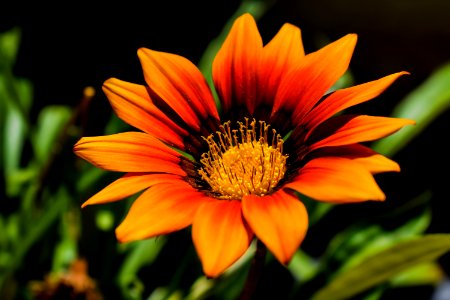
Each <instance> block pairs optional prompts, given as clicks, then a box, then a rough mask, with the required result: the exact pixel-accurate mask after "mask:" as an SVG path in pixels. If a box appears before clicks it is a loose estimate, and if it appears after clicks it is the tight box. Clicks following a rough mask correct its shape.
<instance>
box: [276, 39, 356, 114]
mask: <svg viewBox="0 0 450 300" xmlns="http://www.w3.org/2000/svg"><path fill="white" fill-rule="evenodd" d="M356 40H357V37H356V35H355V34H348V35H346V36H344V37H342V38H340V39H339V40H337V41H335V42H333V43H331V44H329V45H327V46H325V47H323V48H322V49H320V50H318V51H316V52H313V53H311V54H308V55H306V56H305V57H304V58H303V59H302V63H301V64H300V65H299V66H298V68H297V69H295V70H293V71H292V72H290V73H289V74H287V75H286V76H285V78H284V79H283V80H282V81H281V83H280V87H279V89H278V93H277V95H276V98H275V103H274V107H273V111H272V116H273V115H274V114H276V113H277V112H278V111H279V110H287V111H293V116H294V117H295V120H301V119H302V117H303V116H304V115H305V114H306V113H308V112H309V111H310V110H311V109H312V108H313V106H314V105H315V104H316V103H317V101H319V100H320V98H321V97H322V96H323V95H324V94H325V93H326V92H327V91H328V90H329V89H330V88H331V86H332V85H333V84H334V83H335V82H336V81H337V80H338V79H339V78H340V77H341V76H342V75H343V74H344V73H345V71H346V70H347V68H348V65H349V63H350V59H351V56H352V54H353V50H354V48H355V45H356Z"/></svg>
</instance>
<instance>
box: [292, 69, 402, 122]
mask: <svg viewBox="0 0 450 300" xmlns="http://www.w3.org/2000/svg"><path fill="white" fill-rule="evenodd" d="M405 74H409V73H408V72H398V73H395V74H391V75H388V76H385V77H383V78H380V79H378V80H374V81H371V82H367V83H363V84H360V85H356V86H353V87H349V88H346V89H342V90H337V91H335V92H334V93H332V94H331V95H329V96H328V97H326V98H325V99H324V100H323V101H322V102H321V103H319V104H318V105H317V106H316V107H314V109H313V110H312V111H311V112H310V113H309V114H307V115H306V116H305V118H304V119H303V120H296V121H295V122H296V123H300V122H301V123H302V124H305V125H306V126H307V128H309V129H311V130H312V129H313V128H315V127H316V126H317V125H319V124H320V123H322V122H323V121H325V120H326V119H328V118H329V117H331V116H333V115H335V114H336V113H338V112H340V111H342V110H344V109H346V108H348V107H351V106H353V105H357V104H360V103H363V102H365V101H368V100H371V99H373V98H375V97H377V96H378V95H380V94H381V93H382V92H383V91H384V90H386V89H387V88H388V87H389V86H390V85H391V84H392V83H393V82H394V81H395V80H397V79H398V78H399V77H400V76H402V75H405Z"/></svg>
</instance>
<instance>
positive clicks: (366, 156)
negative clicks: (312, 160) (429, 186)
mask: <svg viewBox="0 0 450 300" xmlns="http://www.w3.org/2000/svg"><path fill="white" fill-rule="evenodd" d="M314 155H315V156H317V157H326V156H335V157H343V158H348V159H351V160H353V161H355V162H357V163H359V164H360V165H361V166H363V167H364V168H365V169H367V170H368V171H369V172H370V173H372V174H377V173H382V172H400V166H399V165H398V163H396V162H395V161H393V160H391V159H389V158H387V157H385V156H383V155H381V154H379V153H377V152H375V151H374V150H372V149H370V148H368V147H366V146H363V145H360V144H352V145H346V146H338V147H326V148H321V149H318V150H317V151H316V152H314Z"/></svg>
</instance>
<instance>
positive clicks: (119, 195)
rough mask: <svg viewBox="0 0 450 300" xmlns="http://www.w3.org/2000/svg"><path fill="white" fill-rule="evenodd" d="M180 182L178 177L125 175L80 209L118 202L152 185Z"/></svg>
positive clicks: (144, 174) (139, 174)
mask: <svg viewBox="0 0 450 300" xmlns="http://www.w3.org/2000/svg"><path fill="white" fill-rule="evenodd" d="M180 180H182V179H181V177H180V176H178V175H171V174H146V173H127V174H125V175H124V176H122V177H121V178H119V179H117V180H116V181H114V182H112V183H111V184H109V185H108V186H107V187H105V188H104V189H102V190H101V191H100V192H98V193H97V194H95V195H94V196H92V197H91V198H89V199H88V200H87V201H86V202H84V203H83V205H81V207H85V206H86V205H92V204H102V203H108V202H114V201H118V200H121V199H123V198H126V197H129V196H131V195H134V194H136V193H138V192H140V191H142V190H144V189H146V188H148V187H150V186H152V185H156V184H160V183H164V182H172V184H176V183H177V182H178V181H180Z"/></svg>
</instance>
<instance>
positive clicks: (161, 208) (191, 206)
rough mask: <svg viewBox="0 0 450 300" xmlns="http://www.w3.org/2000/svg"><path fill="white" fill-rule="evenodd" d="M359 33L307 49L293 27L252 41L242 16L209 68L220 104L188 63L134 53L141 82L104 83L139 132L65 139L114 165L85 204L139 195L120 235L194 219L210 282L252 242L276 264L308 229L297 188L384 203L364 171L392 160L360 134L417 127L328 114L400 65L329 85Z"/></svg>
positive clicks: (369, 92) (248, 19) (163, 230)
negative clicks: (374, 76) (348, 83)
mask: <svg viewBox="0 0 450 300" xmlns="http://www.w3.org/2000/svg"><path fill="white" fill-rule="evenodd" d="M356 39H357V38H356V35H355V34H348V35H346V36H344V37H342V38H340V39H339V40H337V41H335V42H333V43H331V44H329V45H327V46H325V47H323V48H321V49H320V50H318V51H316V52H313V53H310V54H308V55H305V53H304V50H303V46H302V41H301V36H300V29H299V28H297V27H296V26H293V25H291V24H285V25H284V26H283V27H282V28H281V29H280V31H279V32H278V33H277V34H276V35H275V37H274V38H273V39H272V40H271V41H270V42H269V43H268V44H266V45H263V42H262V39H261V36H260V34H259V32H258V29H257V26H256V23H255V20H254V19H253V17H252V16H251V15H250V14H244V15H242V16H240V17H239V18H237V19H236V21H235V23H234V25H233V26H232V28H231V30H230V33H229V35H228V37H227V38H226V40H225V42H224V44H223V45H222V47H221V49H220V50H219V52H218V53H217V55H216V57H215V59H214V62H213V66H212V75H213V82H214V89H215V91H216V92H217V95H218V98H219V101H220V108H217V107H216V105H215V101H214V97H213V93H212V91H211V89H210V87H209V86H208V84H207V81H206V80H205V78H204V77H203V75H202V74H201V72H200V71H199V70H198V68H197V67H196V66H195V65H194V64H193V63H191V62H190V61H189V60H187V59H185V58H183V57H181V56H178V55H175V54H169V53H164V52H158V51H154V50H149V49H145V48H141V49H139V51H138V56H139V59H140V61H141V64H142V68H143V73H144V77H145V82H146V84H145V85H139V84H134V83H129V82H125V81H122V80H118V79H115V78H112V79H109V80H107V81H106V82H105V83H104V87H103V90H104V92H105V94H106V96H107V97H108V99H109V101H110V103H111V105H112V107H113V109H114V111H115V112H116V114H117V115H118V116H119V117H120V118H121V119H122V120H123V121H125V122H127V123H128V124H130V125H132V126H134V127H135V128H137V129H138V130H139V131H135V132H124V133H118V134H113V135H109V136H97V137H83V138H81V139H80V140H79V141H78V142H77V143H76V145H75V147H74V151H75V153H76V154H77V155H78V156H80V157H82V158H84V159H85V160H87V161H89V162H90V163H92V164H94V165H95V166H97V167H99V168H103V169H106V170H109V171H117V172H124V173H125V174H124V175H123V176H122V177H121V178H119V179H118V180H116V181H114V182H113V183H111V184H110V185H108V186H107V187H106V188H104V189H103V190H101V191H100V192H98V193H97V194H95V195H94V196H92V197H91V198H90V199H88V200H87V201H86V202H85V203H84V204H83V206H86V205H90V204H100V203H106V202H112V201H116V200H120V199H123V198H125V197H128V196H130V195H133V194H136V193H138V192H141V191H143V192H142V194H140V195H139V197H138V198H137V199H136V200H135V202H134V203H133V205H132V206H131V208H130V210H129V212H128V214H127V216H126V217H125V219H124V220H123V222H122V223H121V224H120V226H119V227H118V228H117V230H116V235H117V238H118V240H120V241H122V242H126V241H132V240H138V239H145V238H150V237H154V236H158V235H162V234H167V233H170V232H173V231H177V230H180V229H183V228H186V227H188V226H191V225H192V238H193V242H194V245H195V248H196V250H197V253H198V255H199V257H200V260H201V262H202V266H203V270H204V272H205V274H206V275H207V276H209V277H215V276H218V275H220V274H221V273H222V272H223V271H224V270H225V269H226V268H228V267H229V266H230V265H231V264H233V263H234V262H235V261H236V260H237V259H239V258H240V257H241V256H242V255H243V254H244V252H245V251H246V250H247V249H248V247H249V245H250V243H251V241H252V239H253V238H255V237H256V238H258V239H259V240H261V241H262V242H263V243H264V244H265V245H266V246H267V248H268V249H269V250H270V251H271V252H272V253H273V255H274V256H275V257H276V258H277V259H278V260H279V261H280V262H281V263H283V264H287V263H288V262H289V261H290V259H291V258H292V256H293V254H294V253H295V251H296V250H297V249H298V247H299V245H300V244H301V242H302V240H303V239H304V237H305V234H306V231H307V227H308V214H307V211H306V209H305V206H304V205H303V204H302V202H301V199H299V198H298V197H297V195H298V194H303V195H306V196H308V197H311V198H312V199H316V200H318V201H324V202H331V203H349V202H360V201H366V200H377V201H382V200H384V199H385V195H384V194H383V192H382V191H381V189H380V188H379V186H378V185H377V183H376V182H375V180H374V177H373V174H375V173H379V172H389V171H399V166H398V164H397V163H395V162H394V161H392V160H390V159H388V158H386V157H384V156H382V155H380V154H378V153H376V152H375V151H373V150H371V149H370V148H368V147H366V146H364V145H362V144H361V143H362V142H368V141H373V140H375V139H379V138H382V137H385V136H387V135H390V134H392V133H394V132H395V131H397V130H399V129H400V128H402V127H403V126H405V125H407V124H413V123H414V122H413V121H411V120H407V119H399V118H388V117H377V116H367V115H346V114H339V113H340V112H341V111H342V110H344V109H346V108H348V107H350V106H353V105H356V104H359V103H362V102H364V101H368V100H370V99H373V98H375V97H376V96H378V95H379V94H380V93H381V92H383V91H384V90H385V89H386V88H387V87H388V86H389V85H391V84H392V83H393V82H394V81H395V80H396V79H397V78H398V77H400V76H401V75H403V74H406V72H399V73H395V74H392V75H389V76H386V77H383V78H381V79H378V80H375V81H371V82H368V83H364V84H361V85H357V86H354V87H350V88H346V89H341V90H337V91H334V92H332V93H328V91H329V89H330V88H331V87H332V85H333V84H334V83H335V82H336V81H337V80H338V79H339V78H340V77H341V76H342V75H343V74H344V73H345V72H346V70H347V68H348V65H349V62H350V58H351V56H352V53H353V49H354V47H355V44H356ZM186 154H188V155H186ZM295 192H298V194H296V193H295Z"/></svg>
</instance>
